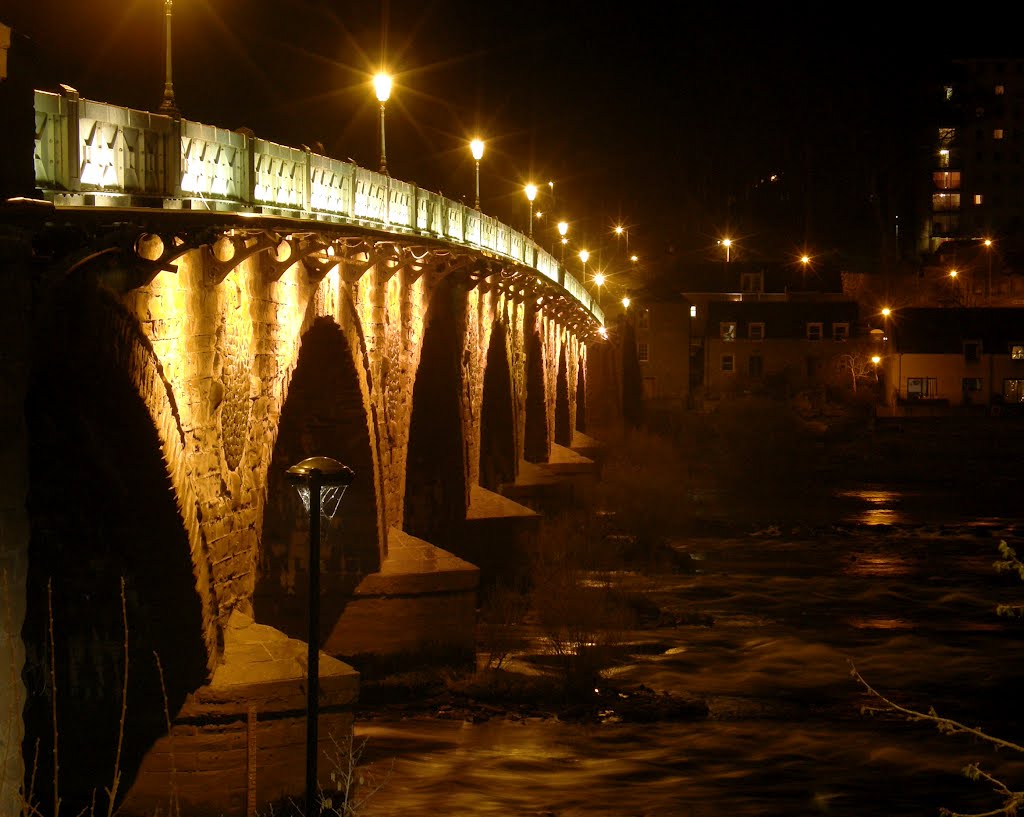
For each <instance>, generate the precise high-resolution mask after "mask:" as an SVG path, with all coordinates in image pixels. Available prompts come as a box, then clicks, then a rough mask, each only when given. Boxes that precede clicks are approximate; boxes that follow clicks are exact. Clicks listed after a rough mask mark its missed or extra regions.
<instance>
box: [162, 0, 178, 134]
mask: <svg viewBox="0 0 1024 817" xmlns="http://www.w3.org/2000/svg"><path fill="white" fill-rule="evenodd" d="M173 2H174V0H164V44H165V48H164V98H163V100H162V101H161V102H160V108H159V111H160V113H162V114H166V115H167V116H172V117H174V118H176V119H177V118H178V117H180V116H181V111H179V110H178V106H177V105H176V104H175V102H174V81H173V80H172V78H171V12H172V8H171V6H172V4H173Z"/></svg>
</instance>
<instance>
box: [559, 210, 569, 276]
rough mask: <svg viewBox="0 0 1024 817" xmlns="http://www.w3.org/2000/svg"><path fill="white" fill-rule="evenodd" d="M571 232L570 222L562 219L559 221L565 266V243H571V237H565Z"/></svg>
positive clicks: (563, 263)
mask: <svg viewBox="0 0 1024 817" xmlns="http://www.w3.org/2000/svg"><path fill="white" fill-rule="evenodd" d="M567 232H569V222H568V221H560V222H558V234H559V235H560V236H561V237H562V266H563V267H564V266H565V245H566V244H568V243H569V239H568V238H566V237H565V234H566V233H567Z"/></svg>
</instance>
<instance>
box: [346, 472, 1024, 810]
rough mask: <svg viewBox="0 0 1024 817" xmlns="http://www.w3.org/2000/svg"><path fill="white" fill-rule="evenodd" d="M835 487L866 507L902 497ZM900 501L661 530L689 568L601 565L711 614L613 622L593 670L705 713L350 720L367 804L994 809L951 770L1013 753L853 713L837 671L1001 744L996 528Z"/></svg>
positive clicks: (846, 684)
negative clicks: (671, 620)
mask: <svg viewBox="0 0 1024 817" xmlns="http://www.w3.org/2000/svg"><path fill="white" fill-rule="evenodd" d="M848 495H849V496H850V497H851V498H854V499H856V500H857V501H862V500H863V501H864V502H868V503H870V504H871V505H872V507H873V508H874V509H876V510H877V509H879V508H880V507H881V506H885V507H890V508H891V505H896V504H898V503H899V502H900V501H901V500H900V497H899V495H897V494H895V493H893V492H883V491H866V492H849V494H848ZM869 497H875V500H877V501H875V500H872V499H869ZM865 513H866V511H865ZM900 513H902V514H903V519H904V522H903V523H902V527H900V528H898V529H896V530H880V529H879V528H878V527H877V526H875V525H874V524H873V523H870V522H867V521H864V522H863V524H861V525H851V524H849V523H847V522H844V524H843V526H842V529H841V530H840V529H836V530H832V531H826V532H818V533H815V534H813V535H811V534H808V535H806V536H805V538H802V539H801V538H796V537H793V536H791V535H790V536H789V537H787V536H786V535H785V532H784V531H778V530H772V531H770V532H762V533H763V534H764V535H761V536H758V537H735V538H731V539H728V538H721V539H711V538H708V539H701V540H699V541H693V540H689V541H686V542H681V543H680V545H679V547H680V548H681V549H687V550H688V551H689V552H694V551H696V552H699V553H700V554H701V557H702V561H701V572H700V574H698V575H687V574H674V575H664V576H644V575H639V574H619V575H617V576H615V581H616V582H620V583H621V585H622V586H623V587H625V588H627V589H629V590H631V591H635V592H643V593H645V594H646V595H647V596H648V597H649V598H650V599H651V600H652V601H654V602H655V603H656V604H657V605H658V606H659V607H660V608H661V609H662V610H663V611H665V612H666V613H667V614H670V615H676V616H679V617H680V620H692V617H693V616H695V615H697V614H701V615H709V616H711V617H713V620H714V624H713V625H712V626H678V627H669V628H660V629H651V630H642V631H637V632H632V633H629V642H630V643H631V644H636V645H637V647H636V649H635V650H634V651H633V652H632V654H630V655H629V657H628V658H627V659H626V660H625V661H624V662H622V663H621V664H620V665H618V666H617V667H616V668H615V669H614V670H613V671H611V672H609V676H613V677H614V678H615V681H616V682H618V683H642V684H645V685H647V686H649V687H651V688H653V689H655V690H658V691H664V692H676V693H686V694H694V695H698V696H700V697H702V698H704V699H705V700H706V701H707V702H708V705H709V709H710V712H711V715H710V717H709V718H708V719H707V720H705V721H700V722H696V723H661V724H654V725H650V724H645V725H636V724H628V723H604V724H597V725H577V724H566V723H558V722H552V721H543V720H532V721H531V720H527V721H516V722H513V721H511V720H509V721H505V720H494V721H491V722H489V723H484V724H476V725H470V724H460V723H451V722H440V721H430V720H422V721H418V720H410V721H395V722H380V721H374V722H368V723H358V724H357V731H358V732H359V733H360V734H362V735H364V736H367V737H368V738H369V739H370V742H369V746H368V749H367V754H366V757H367V759H369V760H370V761H371V762H372V764H373V766H374V767H375V768H378V769H387V770H390V771H389V775H390V777H389V782H388V784H387V785H386V786H385V787H384V788H382V789H381V790H380V791H379V792H378V793H377V794H376V795H375V796H374V797H373V799H372V800H371V801H370V802H369V804H368V808H367V810H366V814H367V815H369V817H383V816H384V815H397V814H402V815H436V814H459V815H462V814H473V815H490V814H494V815H497V814H501V815H531V816H532V815H552V817H570V816H571V817H576V816H577V815H578V816H579V817H583V815H587V817H593V815H609V816H610V815H630V816H632V815H638V816H639V815H649V816H650V817H654V816H655V815H658V816H659V817H661V816H662V815H665V816H671V817H674V816H675V815H699V816H700V817H718V816H719V815H722V817H725V815H729V817H735V816H739V817H754V816H755V815H758V816H760V815H766V814H780V815H781V814H787V815H805V814H807V815H813V814H829V815H842V816H843V817H846V816H847V815H849V817H853V815H864V814H886V815H890V817H897V816H899V817H902V816H903V815H906V816H907V817H909V816H910V815H915V817H916V816H917V815H924V814H936V813H938V810H939V808H940V807H945V808H949V809H953V810H956V811H961V812H972V811H975V812H977V811H984V810H986V809H991V808H993V807H994V806H995V805H996V803H995V802H994V801H993V799H992V797H991V795H990V792H989V791H988V790H987V789H986V788H985V787H984V786H979V785H977V784H973V783H971V782H970V781H968V780H966V778H964V777H963V776H962V775H961V774H960V769H961V768H962V767H963V766H964V765H965V764H966V763H967V762H970V761H981V762H982V764H983V766H984V768H985V769H986V771H989V772H992V773H994V774H996V775H997V776H999V777H1001V778H1003V779H1005V780H1007V781H1009V782H1010V783H1011V784H1018V785H1019V784H1020V782H1021V781H1022V780H1024V762H1022V761H1021V759H1019V758H1017V757H1014V756H1010V755H1006V754H1005V753H1004V754H995V753H991V752H988V751H986V750H985V749H984V747H982V746H979V745H978V744H966V743H965V742H962V741H957V740H955V739H951V738H949V737H944V736H942V735H939V734H938V733H936V732H935V731H934V730H933V729H931V728H928V727H926V726H923V725H913V724H908V723H905V722H903V721H900V720H898V719H896V718H894V717H876V718H868V717H865V716H864V715H862V713H861V707H862V705H863V704H864V703H865V702H866V701H865V697H864V695H863V694H862V692H861V691H860V689H859V687H857V685H856V684H854V683H853V681H852V680H851V679H850V676H849V669H850V662H851V661H852V662H853V663H854V664H855V665H856V666H857V668H858V669H859V670H860V671H861V673H862V674H863V675H864V676H865V678H868V679H869V680H870V681H871V682H872V683H873V684H874V685H875V686H876V687H877V688H878V689H879V690H880V691H883V692H884V693H885V694H888V695H890V696H891V697H893V698H894V699H898V700H900V701H901V702H903V703H905V704H907V705H910V706H916V707H918V708H922V707H923V708H927V707H928V706H930V705H934V706H935V707H936V708H937V709H938V710H939V711H940V713H942V714H944V715H948V716H950V717H955V718H958V719H960V720H964V721H967V722H970V723H971V724H972V725H978V726H981V727H982V728H985V729H987V730H989V731H990V732H992V733H994V734H1001V735H1004V736H1006V737H1008V738H1010V739H1020V738H1021V737H1022V735H1024V700H1022V699H1021V696H1020V695H1019V689H1020V685H1021V683H1022V682H1024V639H1022V638H1021V635H1022V628H1021V626H1020V624H1019V623H1018V622H1014V621H1012V620H1007V619H1000V618H997V617H996V616H995V615H994V611H993V607H994V605H995V603H996V602H997V601H1001V602H1005V603H1019V602H1021V601H1022V600H1024V585H1022V584H1021V583H1019V582H1017V581H1016V580H1015V578H1014V580H1013V581H1010V580H1009V579H1007V577H1005V576H998V575H997V574H995V573H994V571H993V570H992V567H991V565H992V562H993V561H994V560H995V559H996V558H997V556H998V554H997V551H996V544H997V542H998V537H1001V536H1006V537H1007V538H1010V539H1012V536H1011V535H1010V534H1011V533H1012V531H1013V530H1015V527H1014V525H1015V523H1014V522H1013V521H1012V520H1001V519H998V518H991V517H989V518H987V520H986V524H987V525H988V526H989V529H988V531H987V533H986V535H985V536H984V537H979V536H978V535H977V526H976V525H974V524H972V523H973V522H974V520H966V521H958V520H955V519H954V520H948V519H947V520H946V521H945V522H944V523H943V524H942V525H935V524H934V520H932V519H929V522H928V524H923V523H922V522H921V520H920V519H915V518H914V517H913V515H912V514H911V513H908V512H907V511H906V510H905V509H904V510H902V511H901V512H900ZM858 518H863V517H861V516H858ZM687 615H689V616H690V617H691V618H689V619H687V618H686V616H687ZM652 645H653V646H654V647H656V648H655V649H652ZM392 763H393V764H394V765H393V767H392V766H391V764H392Z"/></svg>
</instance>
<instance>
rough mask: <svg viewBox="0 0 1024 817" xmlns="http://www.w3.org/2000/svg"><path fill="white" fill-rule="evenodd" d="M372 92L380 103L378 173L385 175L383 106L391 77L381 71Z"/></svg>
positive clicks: (389, 92)
mask: <svg viewBox="0 0 1024 817" xmlns="http://www.w3.org/2000/svg"><path fill="white" fill-rule="evenodd" d="M373 90H374V91H375V93H376V94H377V101H378V102H380V172H381V173H383V174H385V175H387V172H388V160H387V151H386V150H385V147H384V106H385V105H386V104H387V101H388V99H389V98H390V97H391V76H390V75H389V74H385V73H384V72H383V71H382V72H381V73H379V74H377V75H376V76H375V77H374V78H373Z"/></svg>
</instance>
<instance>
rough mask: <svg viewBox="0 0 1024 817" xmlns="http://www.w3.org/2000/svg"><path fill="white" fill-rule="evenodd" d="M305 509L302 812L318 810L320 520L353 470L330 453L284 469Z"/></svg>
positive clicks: (333, 509) (328, 515)
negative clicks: (306, 567)
mask: <svg viewBox="0 0 1024 817" xmlns="http://www.w3.org/2000/svg"><path fill="white" fill-rule="evenodd" d="M285 474H286V476H287V479H288V482H289V483H291V484H292V485H294V486H295V489H296V490H297V491H298V492H299V496H300V497H301V498H302V504H303V505H304V506H305V508H306V511H307V512H308V513H309V621H308V627H309V628H308V631H307V644H306V646H307V657H306V811H305V813H306V815H308V816H309V817H313V815H319V814H320V798H319V785H318V783H317V769H316V767H317V741H318V734H317V732H318V727H319V719H320V698H319V696H320V522H321V518H323V519H326V520H327V522H328V524H329V523H330V521H331V519H333V518H334V515H335V514H336V513H337V512H338V507H339V506H340V505H341V498H342V496H344V494H345V489H346V488H347V487H348V486H349V485H351V484H352V479H353V478H354V477H355V474H354V473H353V472H352V469H351V468H349V467H348V466H347V465H342V464H341V463H340V462H338V461H337V460H332V459H331V458H330V457H308V458H307V459H304V460H303V461H302V462H300V463H297V464H296V465H293V466H292V467H291V468H289V469H288V470H287V471H286V472H285Z"/></svg>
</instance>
